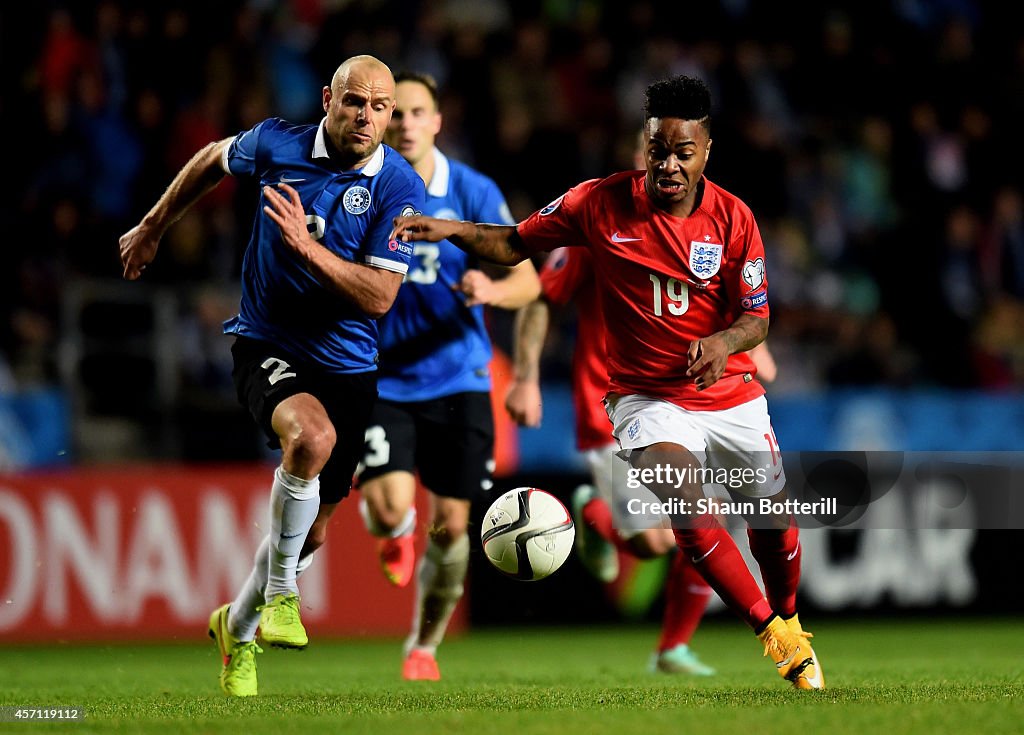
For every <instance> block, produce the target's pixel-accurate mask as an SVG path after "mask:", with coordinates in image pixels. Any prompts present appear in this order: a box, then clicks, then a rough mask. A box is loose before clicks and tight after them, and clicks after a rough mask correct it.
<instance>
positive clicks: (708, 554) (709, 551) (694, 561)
mask: <svg viewBox="0 0 1024 735" xmlns="http://www.w3.org/2000/svg"><path fill="white" fill-rule="evenodd" d="M720 543H722V542H721V541H716V542H715V545H714V546H712V547H711V548H710V549H708V553H706V554H705V555H704V556H702V557H700V558H699V559H691V560H690V561H692V562H693V563H694V564H696V563H698V562H702V561H704V560H705V559H707V558H708V557H709V556H710V555H711V552H712V551H714V550H715V549H717V548H718V545H719V544H720Z"/></svg>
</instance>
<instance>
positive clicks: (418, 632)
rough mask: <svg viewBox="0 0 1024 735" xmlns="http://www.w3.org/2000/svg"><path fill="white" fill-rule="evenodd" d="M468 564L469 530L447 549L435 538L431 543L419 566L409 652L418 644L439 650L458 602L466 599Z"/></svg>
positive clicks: (433, 650)
mask: <svg viewBox="0 0 1024 735" xmlns="http://www.w3.org/2000/svg"><path fill="white" fill-rule="evenodd" d="M468 568H469V535H468V534H463V535H462V537H461V538H459V539H458V540H456V541H455V543H453V544H452V545H451V546H449V547H448V548H447V549H443V548H441V547H440V546H437V545H436V544H435V543H434V542H433V541H430V542H429V543H428V544H427V550H426V551H425V552H424V554H423V558H421V559H420V562H419V565H418V567H417V570H416V606H415V607H414V608H413V619H412V633H410V634H409V638H408V639H407V640H406V642H405V652H406V654H408V653H409V651H411V650H412V649H414V648H418V649H421V650H425V651H429V652H430V653H431V654H433V653H434V652H435V651H436V650H437V647H438V646H439V645H440V644H441V640H442V639H443V638H444V632H445V630H447V629H448V621H449V620H451V617H452V613H453V612H455V606H456V605H458V604H459V600H460V599H462V590H463V584H462V583H463V581H465V579H466V570H467V569H468Z"/></svg>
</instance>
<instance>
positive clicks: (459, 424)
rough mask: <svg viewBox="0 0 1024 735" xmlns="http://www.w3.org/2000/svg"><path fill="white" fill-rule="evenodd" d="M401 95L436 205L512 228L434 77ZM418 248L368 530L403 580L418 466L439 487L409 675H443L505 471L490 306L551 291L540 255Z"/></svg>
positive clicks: (393, 364)
mask: <svg viewBox="0 0 1024 735" xmlns="http://www.w3.org/2000/svg"><path fill="white" fill-rule="evenodd" d="M395 95H396V98H397V101H398V105H397V107H396V108H395V113H394V115H393V116H392V118H391V125H390V127H389V129H388V133H387V137H386V140H387V142H388V143H389V144H390V145H392V146H394V147H395V149H397V150H398V151H399V152H400V153H401V154H402V156H404V157H405V159H406V160H407V161H409V163H411V164H412V166H413V168H414V169H415V170H416V172H417V173H418V174H419V175H420V176H421V177H422V178H423V181H424V182H426V184H427V198H426V203H425V205H424V208H423V211H424V213H429V214H431V215H433V216H435V217H443V218H447V219H458V220H463V219H468V220H474V221H485V222H494V223H500V224H514V221H513V219H512V215H511V213H510V212H509V209H508V205H507V204H506V203H505V197H503V196H502V194H501V192H500V191H499V190H498V186H497V185H496V184H495V183H494V181H492V180H491V179H490V178H488V177H487V176H484V175H483V174H481V173H479V172H477V171H474V170H473V169H472V168H470V167H469V166H466V165H464V164H462V163H459V162H458V161H453V160H451V159H449V158H447V157H446V156H445V155H444V154H442V153H441V152H440V151H439V150H438V149H437V148H436V146H435V145H434V142H435V138H436V136H437V134H438V132H439V131H440V129H441V113H440V112H439V111H438V96H437V85H436V84H435V82H434V80H433V79H432V78H430V77H429V76H427V75H423V74H414V73H402V74H399V75H398V76H397V77H396V91H395ZM410 244H411V245H412V247H413V262H412V264H411V265H410V269H409V274H408V276H407V277H406V283H405V285H404V286H402V290H401V291H400V292H399V294H398V298H397V299H396V301H395V306H394V308H393V309H392V310H391V311H390V312H389V313H388V315H387V316H386V317H385V318H384V319H382V320H381V323H380V330H381V333H380V349H381V364H380V381H379V388H380V400H379V401H378V402H377V405H376V406H375V407H374V410H373V416H372V418H371V420H370V425H369V427H368V428H367V430H366V448H365V455H364V457H363V469H362V471H361V474H360V477H359V490H360V492H361V494H362V502H361V503H360V510H361V511H362V512H363V517H364V519H365V521H366V524H367V527H368V528H369V530H370V532H371V533H373V534H374V535H376V536H379V537H381V542H380V545H379V548H380V555H381V565H382V568H383V570H384V573H385V575H386V576H387V577H388V579H389V580H390V581H391V582H392V583H393V584H396V585H399V586H404V585H405V584H407V583H408V582H409V581H410V579H411V578H412V576H413V571H414V567H415V561H416V558H415V549H414V545H413V533H414V531H415V529H416V509H415V506H414V505H413V501H414V498H415V493H416V474H415V473H417V472H418V474H419V479H420V481H421V483H422V484H423V485H424V486H425V487H426V488H427V489H428V491H429V493H430V513H431V517H430V520H429V523H428V524H427V547H426V550H425V552H424V554H423V557H422V558H421V559H420V562H419V565H418V567H417V568H416V575H415V576H416V603H415V609H414V611H413V629H412V633H411V634H410V635H409V637H408V639H407V640H406V645H405V657H404V661H403V664H402V676H403V677H404V678H405V679H409V680H436V679H438V678H440V671H439V670H438V667H437V661H436V658H435V653H436V649H437V646H438V645H439V644H440V642H441V639H442V638H443V636H444V632H445V629H446V628H447V625H448V621H449V619H450V618H451V615H452V612H453V611H454V609H455V606H456V604H457V603H458V601H459V598H460V597H461V596H462V588H463V580H464V578H465V576H466V569H467V566H468V562H469V537H468V535H467V532H466V528H467V525H468V522H469V513H470V507H471V503H472V501H473V499H474V498H476V497H478V496H479V495H480V493H481V492H482V491H484V490H487V489H489V488H490V485H491V472H492V471H493V469H494V460H493V455H494V423H493V418H492V416H491V401H490V390H491V376H490V372H489V363H490V360H491V342H490V336H489V335H488V332H487V327H486V325H485V324H484V308H483V305H484V304H489V305H491V306H497V307H501V308H507V309H517V308H519V307H520V306H523V305H524V304H527V303H529V302H530V301H532V300H533V299H535V298H536V297H537V296H538V295H539V294H540V281H539V279H538V278H537V273H536V271H535V270H534V268H533V265H532V264H531V263H530V262H529V261H525V262H523V263H521V264H520V265H519V266H517V267H515V268H511V269H508V268H497V269H495V268H493V266H487V267H488V269H489V272H488V273H484V272H483V271H482V270H480V264H479V263H478V261H477V259H476V258H475V257H473V256H468V255H466V254H465V253H464V252H463V251H461V250H459V249H458V248H457V247H455V246H454V245H452V244H451V243H449V242H439V243H410ZM492 276H493V278H492Z"/></svg>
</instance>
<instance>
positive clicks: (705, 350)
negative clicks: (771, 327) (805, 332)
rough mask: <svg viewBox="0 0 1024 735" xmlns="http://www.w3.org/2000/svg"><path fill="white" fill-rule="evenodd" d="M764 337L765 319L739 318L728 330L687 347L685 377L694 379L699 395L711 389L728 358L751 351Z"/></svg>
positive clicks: (751, 316)
mask: <svg viewBox="0 0 1024 735" xmlns="http://www.w3.org/2000/svg"><path fill="white" fill-rule="evenodd" d="M767 336H768V318H767V317H759V316H754V315H752V314H741V315H740V316H739V318H737V319H736V321H734V322H733V323H732V326H731V327H729V328H728V329H723V330H722V331H721V332H715V333H714V334H712V335H711V336H709V337H704V338H702V339H696V340H694V341H693V342H691V343H690V349H689V351H688V352H687V355H686V357H687V364H688V365H689V368H687V370H686V374H687V375H688V376H689V377H692V378H694V383H695V384H696V386H697V390H698V391H701V390H705V389H707V388H710V387H711V386H713V385H714V384H715V383H717V382H718V379H719V378H721V377H722V374H723V373H724V372H725V363H726V361H727V360H728V359H729V355H733V354H735V353H737V352H746V351H747V350H752V349H753V348H754V347H756V346H757V345H759V344H761V343H762V342H764V338H765V337H767Z"/></svg>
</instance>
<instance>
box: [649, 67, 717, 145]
mask: <svg viewBox="0 0 1024 735" xmlns="http://www.w3.org/2000/svg"><path fill="white" fill-rule="evenodd" d="M644 97H645V100H646V101H645V103H644V120H650V119H651V118H652V117H678V118H679V119H681V120H698V121H700V123H701V125H702V126H703V127H704V129H705V130H706V131H707V132H708V133H709V134H710V133H711V92H710V91H709V90H708V87H707V85H706V84H704V82H702V81H701V80H700V79H696V78H695V77H687V76H678V77H672V78H671V79H662V80H661V81H659V82H655V83H654V84H652V85H650V86H649V87H648V88H647V91H646V92H644Z"/></svg>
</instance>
